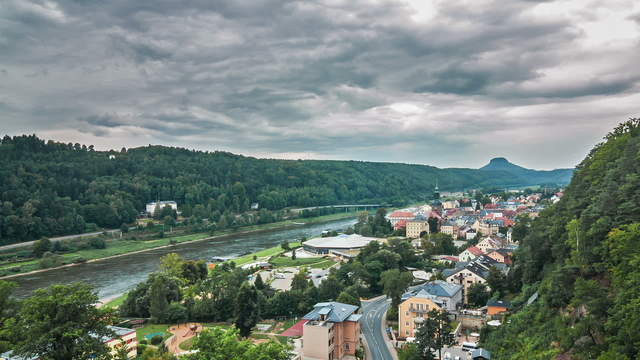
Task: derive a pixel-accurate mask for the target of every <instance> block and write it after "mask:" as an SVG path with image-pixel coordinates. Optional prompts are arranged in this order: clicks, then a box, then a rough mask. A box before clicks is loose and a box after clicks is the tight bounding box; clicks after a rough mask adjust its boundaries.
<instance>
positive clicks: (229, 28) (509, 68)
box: [0, 0, 640, 167]
mask: <svg viewBox="0 0 640 360" xmlns="http://www.w3.org/2000/svg"><path fill="white" fill-rule="evenodd" d="M623 2H624V1H623ZM596 5H597V1H596V2H593V4H582V5H581V6H578V5H576V4H575V2H571V1H569V0H567V1H525V0H521V1H511V2H504V1H497V0H496V1H492V0H479V1H474V2H471V3H470V2H466V1H434V2H425V1H421V0H415V1H413V0H407V1H404V0H397V1H392V0H389V1H365V0H351V1H341V0H322V1H314V2H305V1H284V0H246V1H244V0H240V1H209V0H207V1H205V0H194V1H186V2H177V1H170V0H154V1H129V0H115V1H107V2H105V1H79V0H78V1H72V0H66V1H63V0H60V1H53V0H49V1H44V0H42V1H39V0H30V1H27V0H6V1H5V2H3V3H1V4H0V54H2V55H0V69H2V70H1V71H0V76H1V77H2V79H3V81H2V82H0V94H5V95H4V96H2V95H0V96H2V97H0V102H2V104H6V105H5V106H2V107H0V116H2V115H5V118H7V119H9V120H8V121H9V124H8V125H7V127H6V128H7V129H8V130H7V131H10V132H13V133H20V132H27V131H28V132H33V131H35V132H39V133H41V134H42V135H43V136H51V137H55V138H59V139H60V140H63V141H66V140H73V141H85V142H87V143H96V145H98V147H100V146H102V147H114V148H119V147H121V146H122V145H125V146H134V145H142V144H147V143H150V142H151V143H154V142H155V143H166V144H171V145H181V146H187V147H197V148H203V149H214V148H218V147H219V148H223V149H224V150H231V151H236V152H243V153H249V154H254V155H259V156H270V157H272V156H276V157H279V156H282V157H294V158H297V157H305V156H306V157H319V158H355V159H367V160H376V159H377V160H385V161H390V160H393V161H407V162H419V163H431V164H437V165H450V166H454V165H455V166H469V165H480V164H482V163H483V162H485V160H486V158H488V157H489V156H493V155H505V156H509V157H514V160H520V161H521V162H523V163H524V164H525V165H529V166H543V167H552V166H570V165H572V164H573V163H575V162H576V161H578V160H579V158H580V157H579V156H578V155H577V154H580V153H582V152H586V151H587V149H588V147H589V146H591V144H592V143H593V142H594V141H596V140H597V139H598V138H600V137H601V135H602V133H601V132H603V131H606V130H607V129H608V128H609V127H610V126H612V125H613V124H615V123H616V122H617V121H621V120H624V117H626V116H630V115H633V114H631V113H629V111H633V110H635V109H634V105H633V104H635V103H637V102H638V101H640V99H638V95H636V94H637V93H638V91H637V90H638V80H639V79H640V69H638V67H637V66H636V65H637V54H638V53H640V52H639V51H638V50H640V49H638V47H639V42H638V36H639V30H640V27H639V26H638V23H637V21H638V15H637V14H638V13H640V8H638V5H637V4H635V3H634V2H633V1H631V0H629V1H627V3H626V4H622V3H620V4H617V5H616V6H615V7H614V6H610V7H608V8H607V12H603V11H599V10H598V8H599V7H598V6H596ZM629 14H635V15H629ZM8 109H11V110H8ZM613 109H615V111H612V110H613ZM585 114H590V115H585ZM621 114H625V116H624V117H622V118H621V117H620V115H621ZM563 119H564V120H563ZM576 122H579V123H580V126H579V129H580V130H579V131H578V132H579V134H577V132H576ZM25 124H28V128H27V127H26V126H27V125H25ZM3 125H4V124H3ZM543 126H544V127H546V131H541V130H539V128H540V127H543ZM549 130H551V131H549ZM569 134H570V135H571V136H574V137H575V136H576V134H577V136H578V139H579V140H576V141H575V142H572V143H571V144H569V143H566V142H562V141H561V138H562V136H567V135H569ZM546 142H552V143H556V142H558V145H557V146H558V147H559V149H561V150H559V151H558V153H561V154H571V155H570V156H569V155H567V156H564V157H563V156H555V157H553V158H552V159H549V158H541V157H540V156H539V155H538V153H539V152H538V151H537V150H536V149H537V148H538V147H540V146H542V145H543V144H545V143H546ZM563 143H566V145H563ZM563 146H566V148H562V147H563ZM569 146H571V148H570V149H569V148H568V147H569ZM576 147H579V149H578V150H576ZM565 150H566V151H565ZM496 152H503V153H502V154H495V153H496ZM504 152H507V153H504Z"/></svg>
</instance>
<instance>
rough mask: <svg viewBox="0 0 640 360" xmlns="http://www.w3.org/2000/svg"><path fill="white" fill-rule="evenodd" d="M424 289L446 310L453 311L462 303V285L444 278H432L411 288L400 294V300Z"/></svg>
mask: <svg viewBox="0 0 640 360" xmlns="http://www.w3.org/2000/svg"><path fill="white" fill-rule="evenodd" d="M421 291H425V292H426V293H427V294H429V295H433V296H434V297H435V302H436V303H438V304H440V306H441V308H442V309H443V310H446V311H455V310H457V308H458V306H459V305H461V304H462V286H461V285H458V284H452V283H448V282H446V281H444V280H434V281H429V282H427V283H424V284H422V285H419V286H417V287H414V288H412V289H411V290H410V291H407V292H406V293H404V294H403V295H402V301H404V300H407V299H409V298H410V297H412V296H416V295H417V294H418V293H419V292H421Z"/></svg>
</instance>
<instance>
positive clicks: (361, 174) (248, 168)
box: [0, 135, 524, 244]
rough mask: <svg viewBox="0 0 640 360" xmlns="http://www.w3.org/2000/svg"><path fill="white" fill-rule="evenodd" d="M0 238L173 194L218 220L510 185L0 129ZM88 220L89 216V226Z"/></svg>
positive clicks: (488, 175)
mask: <svg viewBox="0 0 640 360" xmlns="http://www.w3.org/2000/svg"><path fill="white" fill-rule="evenodd" d="M0 159H2V166H0V179H2V181H1V182H0V244H6V243H12V242H19V241H26V240H31V239H37V238H40V237H42V236H53V235H65V234H73V233H81V232H83V231H85V230H87V229H90V228H95V225H97V226H99V227H106V228H114V227H119V226H121V225H122V224H123V223H130V222H132V221H133V220H134V219H135V217H136V215H137V214H138V213H139V212H140V211H143V210H144V205H145V203H147V202H149V201H153V200H156V199H160V200H175V201H177V202H178V204H179V206H180V209H181V210H182V212H183V214H184V215H186V216H191V215H192V214H193V215H195V216H197V217H198V218H208V219H210V220H212V221H214V222H217V221H218V220H219V219H220V218H224V219H231V218H232V217H231V216H230V215H229V214H240V213H243V212H245V211H247V210H248V209H249V207H250V204H251V203H253V202H258V203H259V204H260V207H261V208H262V209H268V210H278V209H283V208H285V207H293V206H299V207H306V206H315V205H332V204H344V203H367V202H383V203H388V204H391V205H402V204H404V203H406V202H408V201H412V200H413V201H415V200H424V199H425V198H427V197H428V196H430V195H431V194H432V191H433V187H434V185H435V183H436V181H437V182H438V184H439V186H440V187H441V188H442V189H450V190H460V189H463V188H470V187H473V188H481V187H492V186H518V185H523V182H524V180H523V179H521V178H519V177H517V176H514V175H513V174H510V173H508V172H505V171H480V170H473V169H438V168H435V167H431V166H424V165H409V164H394V163H373V162H360V161H315V160H305V161H300V160H298V161H295V160H271V159H256V158H251V157H245V156H239V155H234V154H230V153H226V152H202V151H192V150H186V149H181V148H171V147H164V146H148V147H140V148H134V149H124V148H123V149H122V150H121V151H109V152H103V151H95V150H94V149H93V146H88V147H87V146H85V145H80V144H71V143H69V144H64V143H57V142H53V141H48V142H45V141H44V140H42V139H39V138H38V137H36V136H35V135H30V136H16V137H9V136H5V137H4V138H3V139H2V142H1V144H0ZM90 224H94V226H88V225H90Z"/></svg>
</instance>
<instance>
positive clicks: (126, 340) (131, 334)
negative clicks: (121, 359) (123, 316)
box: [103, 326, 138, 359]
mask: <svg viewBox="0 0 640 360" xmlns="http://www.w3.org/2000/svg"><path fill="white" fill-rule="evenodd" d="M108 328H109V330H111V331H113V332H114V333H115V336H114V337H108V338H103V342H104V343H105V344H106V345H107V346H108V347H109V348H110V349H111V355H115V354H116V351H117V350H118V349H119V348H120V347H121V346H126V348H127V356H128V357H129V359H135V358H136V356H138V353H137V348H138V338H137V337H136V331H135V330H134V329H127V328H122V327H118V326H108Z"/></svg>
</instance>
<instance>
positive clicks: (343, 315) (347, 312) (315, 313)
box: [302, 301, 360, 322]
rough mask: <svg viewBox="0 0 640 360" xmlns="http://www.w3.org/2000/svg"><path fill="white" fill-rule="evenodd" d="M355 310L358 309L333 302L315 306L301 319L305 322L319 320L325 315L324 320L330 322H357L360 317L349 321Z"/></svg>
mask: <svg viewBox="0 0 640 360" xmlns="http://www.w3.org/2000/svg"><path fill="white" fill-rule="evenodd" d="M356 310H358V307H357V306H355V305H349V304H343V303H339V302H335V301H331V302H323V303H317V304H315V305H314V307H313V310H312V311H311V312H309V313H308V314H307V315H305V316H303V317H302V318H303V319H305V320H320V315H325V319H326V320H327V321H330V322H343V321H345V320H348V321H358V319H360V317H357V318H356V320H350V318H351V316H352V315H353V313H354V312H355V311H356Z"/></svg>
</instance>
